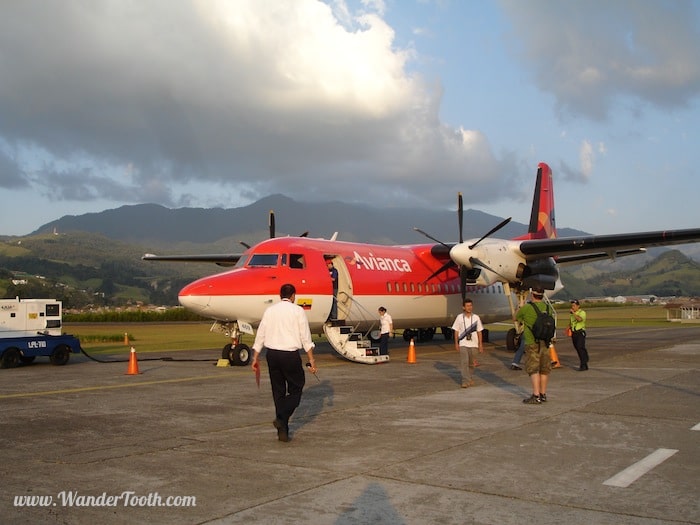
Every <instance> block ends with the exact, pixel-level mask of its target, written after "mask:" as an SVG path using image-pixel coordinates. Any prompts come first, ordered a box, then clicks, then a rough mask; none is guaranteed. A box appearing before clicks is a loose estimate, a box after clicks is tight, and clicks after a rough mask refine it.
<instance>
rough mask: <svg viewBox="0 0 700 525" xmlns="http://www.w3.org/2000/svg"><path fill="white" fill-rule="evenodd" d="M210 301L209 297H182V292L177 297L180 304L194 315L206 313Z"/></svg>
mask: <svg viewBox="0 0 700 525" xmlns="http://www.w3.org/2000/svg"><path fill="white" fill-rule="evenodd" d="M210 299H211V297H210V296H208V295H182V292H180V295H179V296H178V300H179V301H180V304H181V305H182V306H184V307H185V308H187V309H188V310H190V311H191V312H194V313H196V314H203V313H204V312H206V310H207V308H208V307H209V300H210Z"/></svg>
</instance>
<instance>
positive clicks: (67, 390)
mask: <svg viewBox="0 0 700 525" xmlns="http://www.w3.org/2000/svg"><path fill="white" fill-rule="evenodd" d="M216 377H218V378H224V377H226V376H223V375H221V374H217V375H207V376H194V377H182V378H179V379H159V380H155V381H140V382H138V383H121V384H119V385H101V386H85V387H77V388H64V389H62V390H43V391H41V392H22V393H18V394H1V395H0V399H10V398H16V397H35V396H51V395H56V394H74V393H77V392H90V391H94V390H114V389H116V388H130V387H134V386H147V385H162V384H166V383H183V382H186V381H197V380H200V379H213V378H216Z"/></svg>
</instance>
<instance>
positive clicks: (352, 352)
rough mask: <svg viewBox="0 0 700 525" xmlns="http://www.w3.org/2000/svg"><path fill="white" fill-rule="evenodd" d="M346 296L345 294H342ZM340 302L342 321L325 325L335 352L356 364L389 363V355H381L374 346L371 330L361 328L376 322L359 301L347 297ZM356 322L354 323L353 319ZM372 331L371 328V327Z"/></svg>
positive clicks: (324, 327)
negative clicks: (369, 336) (370, 337)
mask: <svg viewBox="0 0 700 525" xmlns="http://www.w3.org/2000/svg"><path fill="white" fill-rule="evenodd" d="M340 295H344V294H342V293H341V294H340ZM340 299H341V300H339V301H338V310H339V312H340V314H341V315H340V317H342V319H338V320H332V321H328V322H326V323H325V324H324V325H323V332H324V333H325V334H326V338H327V339H328V342H329V343H330V344H331V346H332V347H333V350H335V351H336V352H338V354H340V355H341V356H342V357H344V358H345V359H347V360H349V361H355V362H356V363H364V364H366V365H376V364H379V363H386V362H388V361H389V355H387V354H384V355H380V353H379V347H377V346H373V345H372V340H371V339H369V338H368V337H367V336H366V334H368V333H369V330H366V331H364V332H363V331H361V330H360V327H361V326H363V327H367V325H368V324H370V323H371V324H375V323H376V320H373V319H371V318H370V317H368V315H367V312H366V310H364V309H362V308H361V307H360V305H359V304H358V303H357V301H354V300H351V299H352V298H351V297H349V296H347V297H343V298H340ZM353 317H354V318H355V319H356V320H355V321H353V320H352V318H353ZM370 329H371V327H370Z"/></svg>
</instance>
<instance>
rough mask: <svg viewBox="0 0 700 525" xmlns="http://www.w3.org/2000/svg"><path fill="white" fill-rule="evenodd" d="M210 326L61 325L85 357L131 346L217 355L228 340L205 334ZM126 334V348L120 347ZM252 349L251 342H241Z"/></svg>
mask: <svg viewBox="0 0 700 525" xmlns="http://www.w3.org/2000/svg"><path fill="white" fill-rule="evenodd" d="M210 326H211V323H76V324H69V323H66V324H64V325H63V331H64V332H67V333H70V334H72V335H74V336H76V337H78V338H79V339H80V344H81V346H82V347H83V349H84V350H85V351H86V352H88V353H89V354H91V355H92V354H101V353H103V354H118V353H122V352H123V353H127V352H129V351H130V349H131V346H133V347H134V348H136V350H137V351H138V352H139V353H141V352H160V351H164V350H167V351H177V350H192V349H200V348H201V349H206V350H207V351H210V350H211V349H214V350H216V351H220V350H221V349H222V348H223V347H224V345H225V344H226V343H228V342H229V340H228V339H227V338H226V336H224V335H223V334H221V333H214V332H210V331H209V327H210ZM124 334H128V341H129V344H125V343H124V339H125V338H124ZM242 342H244V343H246V344H248V345H252V343H253V338H252V337H251V336H246V337H245V338H244V339H243V341H242Z"/></svg>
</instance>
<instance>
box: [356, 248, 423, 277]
mask: <svg viewBox="0 0 700 525" xmlns="http://www.w3.org/2000/svg"><path fill="white" fill-rule="evenodd" d="M353 257H354V258H353V260H354V261H355V267H356V268H357V269H358V270H371V271H384V272H404V273H408V272H412V271H413V269H412V268H411V264H410V263H409V262H408V261H407V260H406V259H399V258H392V257H375V256H374V254H373V253H372V252H369V254H368V255H367V256H366V257H364V256H362V255H360V254H359V253H357V251H353Z"/></svg>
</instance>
